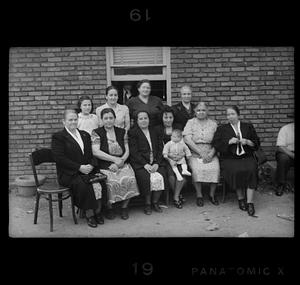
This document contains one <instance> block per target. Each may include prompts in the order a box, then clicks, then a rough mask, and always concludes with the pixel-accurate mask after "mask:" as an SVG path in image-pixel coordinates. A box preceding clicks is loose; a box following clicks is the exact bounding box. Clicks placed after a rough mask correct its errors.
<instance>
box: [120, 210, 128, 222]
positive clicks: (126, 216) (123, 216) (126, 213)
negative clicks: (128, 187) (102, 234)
mask: <svg viewBox="0 0 300 285" xmlns="http://www.w3.org/2000/svg"><path fill="white" fill-rule="evenodd" d="M128 218H129V215H128V208H121V219H123V220H127V219H128Z"/></svg>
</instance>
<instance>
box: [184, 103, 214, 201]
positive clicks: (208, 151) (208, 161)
mask: <svg viewBox="0 0 300 285" xmlns="http://www.w3.org/2000/svg"><path fill="white" fill-rule="evenodd" d="M195 113H196V117H195V118H193V119H190V120H188V122H187V124H186V126H185V128H184V131H183V135H184V140H185V143H186V144H187V145H188V146H189V147H190V149H191V152H192V157H191V158H190V160H189V162H190V167H191V169H192V179H193V184H194V186H195V189H196V194H197V201H196V202H197V206H199V207H202V206H203V205H204V201H203V196H202V184H203V183H204V182H206V183H209V184H210V195H209V200H210V202H211V203H212V204H214V205H215V206H217V205H219V202H218V200H217V198H216V197H215V192H216V188H217V184H218V181H219V176H220V165H219V159H218V157H217V156H216V150H215V148H214V147H213V146H212V145H211V141H212V139H213V137H214V133H215V131H216V129H217V123H216V122H215V121H214V120H211V119H209V118H208V107H207V105H206V104H205V103H204V102H200V103H199V104H198V105H197V106H196V108H195Z"/></svg>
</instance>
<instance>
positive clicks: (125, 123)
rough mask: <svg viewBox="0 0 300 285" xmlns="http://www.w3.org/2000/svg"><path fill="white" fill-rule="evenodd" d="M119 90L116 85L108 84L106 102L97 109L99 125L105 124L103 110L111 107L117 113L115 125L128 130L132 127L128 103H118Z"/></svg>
mask: <svg viewBox="0 0 300 285" xmlns="http://www.w3.org/2000/svg"><path fill="white" fill-rule="evenodd" d="M118 98H119V96H118V90H117V88H116V87H114V86H108V87H107V88H106V103H105V104H104V105H102V106H100V107H98V108H97V109H96V115H97V117H98V120H99V126H100V127H102V126H103V121H102V118H101V111H102V110H103V109H105V108H111V109H113V110H114V113H115V114H116V119H115V126H116V127H118V128H123V129H125V130H126V131H128V130H129V128H130V119H129V109H128V107H127V106H126V105H120V104H118V103H117V102H118Z"/></svg>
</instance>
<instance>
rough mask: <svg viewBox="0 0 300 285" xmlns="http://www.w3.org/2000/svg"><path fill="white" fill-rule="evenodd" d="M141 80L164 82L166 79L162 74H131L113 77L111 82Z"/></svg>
mask: <svg viewBox="0 0 300 285" xmlns="http://www.w3.org/2000/svg"><path fill="white" fill-rule="evenodd" d="M142 79H148V80H150V81H151V80H166V77H165V76H164V75H162V74H160V75H151V74H133V75H114V76H113V81H137V80H142Z"/></svg>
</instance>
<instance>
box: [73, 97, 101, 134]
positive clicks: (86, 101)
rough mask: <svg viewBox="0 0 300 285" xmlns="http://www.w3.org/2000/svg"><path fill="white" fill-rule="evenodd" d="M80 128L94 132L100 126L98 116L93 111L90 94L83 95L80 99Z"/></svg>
mask: <svg viewBox="0 0 300 285" xmlns="http://www.w3.org/2000/svg"><path fill="white" fill-rule="evenodd" d="M77 106H78V111H79V113H78V129H79V130H83V131H86V132H88V133H89V134H91V133H92V130H94V129H97V128H98V127H99V121H98V117H97V115H95V114H92V112H93V102H92V100H91V98H90V97H89V96H81V97H80V98H79V100H78V104H77Z"/></svg>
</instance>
